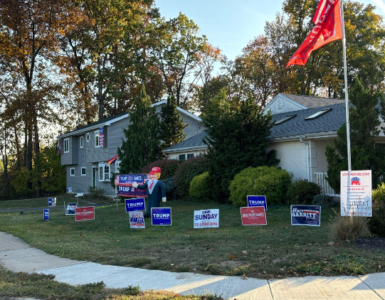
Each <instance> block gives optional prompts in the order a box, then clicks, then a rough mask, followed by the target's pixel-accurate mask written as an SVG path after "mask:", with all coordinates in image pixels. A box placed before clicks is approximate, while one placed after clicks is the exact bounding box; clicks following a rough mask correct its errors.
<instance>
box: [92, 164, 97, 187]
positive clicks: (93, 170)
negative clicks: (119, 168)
mask: <svg viewBox="0 0 385 300" xmlns="http://www.w3.org/2000/svg"><path fill="white" fill-rule="evenodd" d="M92 187H96V168H95V167H93V168H92Z"/></svg>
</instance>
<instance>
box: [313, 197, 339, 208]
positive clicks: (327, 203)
mask: <svg viewBox="0 0 385 300" xmlns="http://www.w3.org/2000/svg"><path fill="white" fill-rule="evenodd" d="M312 204H313V205H319V206H321V207H322V208H331V207H334V206H335V205H336V203H335V202H334V201H333V197H331V196H328V195H325V194H319V195H315V196H314V198H313V201H312Z"/></svg>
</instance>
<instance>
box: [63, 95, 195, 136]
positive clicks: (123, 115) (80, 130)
mask: <svg viewBox="0 0 385 300" xmlns="http://www.w3.org/2000/svg"><path fill="white" fill-rule="evenodd" d="M165 103H167V100H162V101H159V102H156V103H153V104H152V105H151V106H152V107H154V106H159V105H162V104H165ZM177 110H178V111H179V112H181V113H183V114H185V115H187V116H189V117H190V118H192V119H194V120H195V121H198V122H202V119H201V118H199V117H197V116H195V115H193V114H191V113H189V112H188V111H186V110H184V109H182V108H180V107H177ZM128 117H129V114H128V113H121V114H118V115H115V116H111V117H108V118H106V119H102V120H99V121H97V122H94V123H92V124H88V125H86V126H83V127H80V128H77V129H75V130H73V131H70V132H67V133H65V134H62V135H60V136H59V138H64V137H68V136H73V135H75V136H76V135H78V134H79V135H80V134H82V133H84V132H86V131H90V130H93V129H97V128H99V127H103V126H110V125H111V124H112V123H115V122H118V121H120V120H122V119H125V118H128Z"/></svg>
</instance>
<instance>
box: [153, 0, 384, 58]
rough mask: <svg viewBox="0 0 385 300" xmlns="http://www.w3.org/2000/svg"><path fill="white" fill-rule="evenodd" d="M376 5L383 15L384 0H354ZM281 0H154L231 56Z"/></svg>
mask: <svg viewBox="0 0 385 300" xmlns="http://www.w3.org/2000/svg"><path fill="white" fill-rule="evenodd" d="M356 1H359V2H362V3H364V4H373V5H375V6H377V10H376V12H377V13H378V14H380V15H382V16H383V17H384V18H385V3H384V1H385V0H356ZM282 3H283V0H254V1H252V0H155V5H156V6H157V7H159V10H160V13H161V15H162V16H164V17H165V18H166V19H169V18H173V17H176V16H177V15H178V14H179V12H182V13H183V14H185V15H186V16H187V17H188V18H190V19H192V20H193V21H194V22H195V24H197V25H198V26H199V28H200V32H201V34H204V35H206V36H207V38H208V41H209V43H211V44H212V45H214V46H216V47H219V48H220V49H221V50H222V51H223V54H225V55H226V56H227V57H228V58H229V59H234V58H235V57H236V56H237V55H239V54H240V53H241V51H242V48H243V47H245V46H246V45H247V43H248V42H249V41H250V40H252V39H253V38H254V37H256V36H258V35H260V34H263V28H264V25H265V23H266V21H273V20H274V18H275V15H276V14H277V13H278V12H281V11H282Z"/></svg>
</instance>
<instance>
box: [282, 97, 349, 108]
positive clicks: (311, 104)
mask: <svg viewBox="0 0 385 300" xmlns="http://www.w3.org/2000/svg"><path fill="white" fill-rule="evenodd" d="M282 95H283V96H285V97H287V98H289V99H291V100H293V101H295V102H297V103H299V104H302V105H303V106H306V107H307V108H315V107H323V106H326V105H333V104H339V103H344V101H345V100H344V99H336V98H322V97H314V96H303V95H292V94H282Z"/></svg>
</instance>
